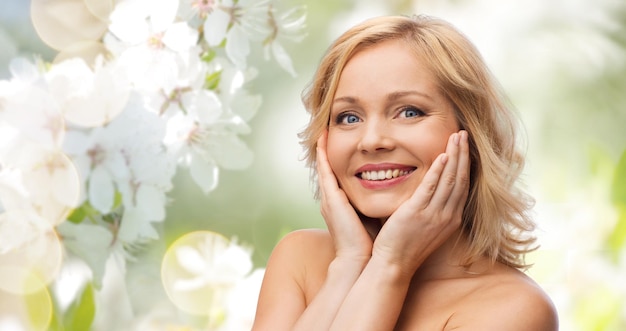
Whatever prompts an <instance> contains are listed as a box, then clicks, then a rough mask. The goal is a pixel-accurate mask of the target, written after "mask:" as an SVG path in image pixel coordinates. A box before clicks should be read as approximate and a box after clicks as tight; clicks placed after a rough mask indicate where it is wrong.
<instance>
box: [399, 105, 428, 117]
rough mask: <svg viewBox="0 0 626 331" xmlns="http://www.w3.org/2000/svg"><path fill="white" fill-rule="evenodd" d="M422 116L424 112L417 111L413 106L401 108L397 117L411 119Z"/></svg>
mask: <svg viewBox="0 0 626 331" xmlns="http://www.w3.org/2000/svg"><path fill="white" fill-rule="evenodd" d="M423 115H424V112H423V111H421V110H419V109H418V108H415V107H413V106H407V107H404V108H402V110H401V111H400V115H399V116H400V117H406V118H411V117H418V116H423Z"/></svg>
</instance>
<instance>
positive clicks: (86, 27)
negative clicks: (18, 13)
mask: <svg viewBox="0 0 626 331" xmlns="http://www.w3.org/2000/svg"><path fill="white" fill-rule="evenodd" d="M92 7H93V6H87V4H86V3H85V2H84V0H32V1H31V6H30V16H31V19H32V22H33V26H34V27H35V30H36V31H37V34H38V35H39V37H40V38H41V40H42V41H43V42H45V43H46V44H47V45H48V46H50V47H52V48H54V49H56V50H58V51H61V50H64V49H66V48H68V47H71V46H72V45H74V44H75V43H78V42H83V41H87V40H99V39H100V38H101V37H102V36H103V35H104V33H105V32H106V30H107V28H108V27H107V26H108V23H107V21H106V20H101V19H100V18H98V17H96V16H94V15H93V13H92V10H93V8H92Z"/></svg>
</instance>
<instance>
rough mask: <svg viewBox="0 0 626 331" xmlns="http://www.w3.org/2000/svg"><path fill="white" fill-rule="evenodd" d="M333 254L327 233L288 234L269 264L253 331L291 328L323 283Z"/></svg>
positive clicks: (274, 251)
mask: <svg viewBox="0 0 626 331" xmlns="http://www.w3.org/2000/svg"><path fill="white" fill-rule="evenodd" d="M333 254H334V249H333V246H332V240H331V238H330V235H329V234H328V232H327V231H324V230H297V231H294V232H291V233H289V234H287V235H285V236H284V237H283V238H282V239H281V240H280V242H279V243H278V244H277V245H276V247H275V248H274V250H273V251H272V255H271V256H270V259H269V261H268V263H267V266H266V270H265V276H264V278H263V283H262V285H261V293H260V295H259V300H258V304H257V313H256V317H255V321H254V326H253V330H288V329H290V328H291V326H293V324H294V323H295V321H296V320H297V319H298V317H299V316H300V315H301V314H302V312H303V311H304V310H305V308H306V307H307V305H308V303H309V302H310V300H311V298H312V296H313V295H314V293H315V292H316V291H317V289H318V287H319V286H320V285H319V284H321V282H323V277H325V272H326V270H327V268H328V264H329V263H330V262H328V260H329V259H330V260H332V259H333V256H332V255H333ZM320 279H321V280H320Z"/></svg>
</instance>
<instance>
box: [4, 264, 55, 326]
mask: <svg viewBox="0 0 626 331" xmlns="http://www.w3.org/2000/svg"><path fill="white" fill-rule="evenodd" d="M9 274H11V275H15V274H19V275H21V277H22V278H23V280H24V283H25V285H26V287H28V288H30V289H36V290H31V291H30V292H29V293H25V294H18V293H16V291H7V290H6V289H4V288H0V330H29V331H30V330H32V331H40V330H42V331H43V330H48V327H49V325H50V321H51V319H52V310H53V309H52V300H51V298H50V293H49V292H48V289H47V288H46V286H45V284H44V283H43V282H42V281H41V280H40V279H39V278H38V277H37V276H36V275H35V274H34V273H32V272H29V271H28V270H26V269H22V268H17V267H12V266H5V265H0V278H4V277H3V276H1V275H9Z"/></svg>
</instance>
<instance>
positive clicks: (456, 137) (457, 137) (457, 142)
mask: <svg viewBox="0 0 626 331" xmlns="http://www.w3.org/2000/svg"><path fill="white" fill-rule="evenodd" d="M452 141H454V144H455V145H458V144H459V134H458V133H455V134H454V136H453V137H452Z"/></svg>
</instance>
